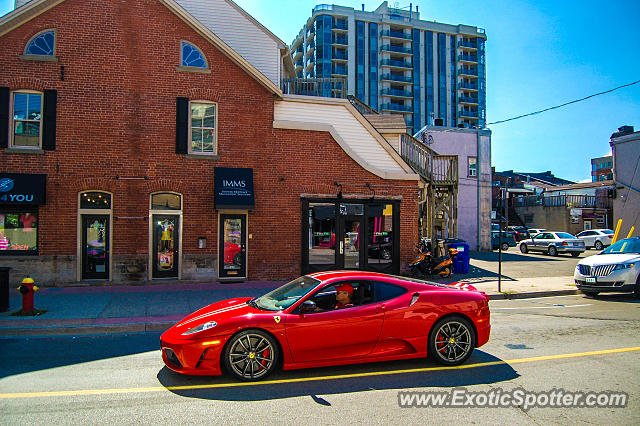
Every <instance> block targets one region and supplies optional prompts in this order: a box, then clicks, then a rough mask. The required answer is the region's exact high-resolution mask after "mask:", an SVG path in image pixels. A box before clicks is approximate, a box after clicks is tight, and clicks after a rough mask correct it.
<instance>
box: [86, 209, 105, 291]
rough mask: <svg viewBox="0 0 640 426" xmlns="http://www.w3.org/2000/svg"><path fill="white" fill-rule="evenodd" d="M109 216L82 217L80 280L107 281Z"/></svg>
mask: <svg viewBox="0 0 640 426" xmlns="http://www.w3.org/2000/svg"><path fill="white" fill-rule="evenodd" d="M109 250H110V248H109V216H108V215H83V216H82V279H105V280H107V279H109V254H110V253H109Z"/></svg>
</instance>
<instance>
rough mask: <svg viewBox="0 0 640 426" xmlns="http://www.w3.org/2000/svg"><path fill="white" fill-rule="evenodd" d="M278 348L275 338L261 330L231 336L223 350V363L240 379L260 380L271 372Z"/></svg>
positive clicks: (278, 352)
mask: <svg viewBox="0 0 640 426" xmlns="http://www.w3.org/2000/svg"><path fill="white" fill-rule="evenodd" d="M279 356H280V350H279V348H278V344H277V343H276V341H275V339H274V338H273V337H272V336H270V335H269V334H267V333H265V332H264V331H261V330H245V331H241V332H240V333H238V334H236V335H235V336H233V337H232V338H231V339H230V340H229V342H228V343H227V345H226V346H225V349H224V352H223V360H224V365H225V367H226V368H227V371H229V372H230V373H231V374H233V375H234V376H235V377H237V378H238V379H240V380H261V379H264V378H265V377H267V376H268V375H269V374H271V373H272V372H273V370H274V369H275V368H276V365H277V364H278V357H279Z"/></svg>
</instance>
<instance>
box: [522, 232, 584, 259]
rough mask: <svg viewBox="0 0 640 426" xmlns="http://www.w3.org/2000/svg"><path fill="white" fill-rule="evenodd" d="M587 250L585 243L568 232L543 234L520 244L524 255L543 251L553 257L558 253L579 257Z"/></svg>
mask: <svg viewBox="0 0 640 426" xmlns="http://www.w3.org/2000/svg"><path fill="white" fill-rule="evenodd" d="M585 250H586V247H585V245H584V241H582V240H580V239H578V238H576V237H574V236H573V235H571V234H569V233H567V232H541V233H539V234H537V235H534V236H533V237H531V238H529V239H526V240H522V241H521V242H520V251H521V252H522V253H528V252H529V251H541V252H543V253H547V254H549V255H551V256H557V255H558V253H571V256H573V257H578V256H580V253H582V252H584V251H585Z"/></svg>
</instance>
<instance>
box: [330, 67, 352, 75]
mask: <svg viewBox="0 0 640 426" xmlns="http://www.w3.org/2000/svg"><path fill="white" fill-rule="evenodd" d="M331 73H332V74H340V75H347V74H349V72H348V70H347V67H344V66H342V67H333V70H332V72H331Z"/></svg>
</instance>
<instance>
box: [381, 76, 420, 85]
mask: <svg viewBox="0 0 640 426" xmlns="http://www.w3.org/2000/svg"><path fill="white" fill-rule="evenodd" d="M381 79H382V80H389V81H400V82H403V83H411V82H412V81H413V78H411V77H405V76H403V75H397V74H382V76H381Z"/></svg>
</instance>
